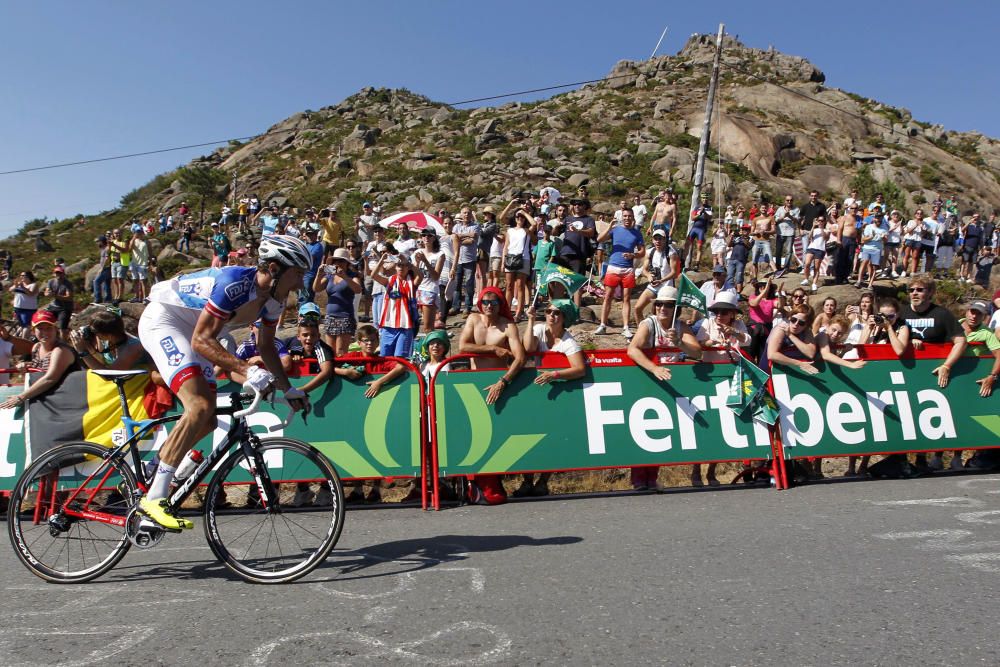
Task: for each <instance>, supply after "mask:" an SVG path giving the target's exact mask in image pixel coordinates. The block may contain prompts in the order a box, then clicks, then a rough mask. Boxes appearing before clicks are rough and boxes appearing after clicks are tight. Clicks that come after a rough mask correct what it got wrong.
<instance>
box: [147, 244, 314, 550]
mask: <svg viewBox="0 0 1000 667" xmlns="http://www.w3.org/2000/svg"><path fill="white" fill-rule="evenodd" d="M311 264H312V258H311V256H310V254H309V249H308V248H307V247H306V245H305V244H304V243H303V242H302V241H300V240H299V239H297V238H294V237H292V236H278V235H275V236H268V237H265V238H264V239H263V240H262V241H261V244H260V249H259V261H258V264H257V267H256V268H254V267H243V266H227V267H222V268H213V269H206V270H203V271H196V272H194V273H188V274H184V275H180V276H177V277H175V278H173V279H172V280H167V281H163V282H160V283H157V284H156V285H155V286H153V288H152V290H151V291H150V294H149V301H150V303H149V305H148V306H147V307H146V310H145V311H144V312H143V314H142V318H141V319H140V320H139V340H140V341H142V344H143V347H145V348H146V350H147V351H148V352H149V354H150V356H151V357H152V359H153V362H154V363H155V364H156V368H157V370H158V371H159V372H160V374H161V375H162V376H163V379H164V381H165V382H166V383H167V385H168V386H169V387H170V390H171V391H172V392H173V393H174V394H175V395H176V396H177V398H178V399H179V400H180V402H181V405H182V406H183V416H182V417H181V418H180V420H179V421H178V422H177V425H176V427H174V429H173V430H172V431H171V432H170V434H169V435H168V436H167V439H166V441H165V442H164V443H163V447H162V448H161V449H160V456H159V458H160V461H159V465H158V468H157V471H156V475H155V476H154V478H153V481H152V484H151V485H150V487H149V490H148V491H147V493H146V495H145V496H143V497H142V499H141V500H140V501H139V508H140V509H141V510H142V512H143V513H145V514H146V515H147V516H148V517H149V518H150V519H152V520H153V521H155V522H156V523H157V524H159V525H160V526H162V527H163V528H166V529H169V530H179V529H182V528H192V527H193V526H194V524H193V523H192V522H191V521H189V520H187V519H184V518H182V517H179V516H175V515H174V514H173V513H171V512H170V511H169V509H168V505H169V502H168V500H167V497H168V495H169V493H170V483H171V481H173V478H174V472H175V471H176V470H177V466H178V465H179V464H180V462H181V460H182V459H183V458H184V456H185V454H187V452H188V451H190V450H191V449H192V448H193V447H194V446H195V444H197V442H198V441H199V440H201V439H202V438H204V437H206V436H207V435H209V434H210V433H212V431H213V430H214V429H215V425H216V412H215V385H216V382H215V370H214V369H215V367H219V368H221V369H222V370H224V371H226V372H227V373H230V374H231V373H234V372H235V373H239V374H241V375H243V376H244V377H246V382H245V383H244V386H245V387H248V388H250V389H252V390H253V391H256V392H267V391H268V390H269V389H271V388H272V386H275V387H277V388H278V389H281V390H282V391H283V392H284V397H285V399H286V400H287V401H288V402H289V404H290V405H291V406H292V408H293V409H295V410H304V411H308V409H309V399H308V397H307V395H306V394H305V392H303V391H301V390H299V389H296V388H295V387H292V386H291V383H290V382H289V380H288V376H287V375H286V374H285V372H284V370H283V369H282V367H281V362H280V361H279V359H278V354H277V352H276V351H275V348H274V345H273V340H274V334H275V328H276V325H277V323H278V317H279V316H280V315H281V311H282V309H283V308H284V304H285V300H286V298H287V296H288V293H289V292H290V291H292V290H297V289H299V288H300V287H301V286H302V276H303V274H304V273H305V271H307V270H308V269H309V268H310V266H311ZM258 319H260V321H261V327H260V329H259V330H258V333H257V336H258V339H257V346H258V349H259V350H260V356H261V358H262V359H263V362H264V365H265V366H266V368H260V367H258V366H251V365H250V364H248V363H247V362H246V361H242V360H240V359H238V358H236V357H235V356H234V355H233V353H232V352H230V351H227V350H226V349H225V348H224V347H223V346H222V344H221V343H220V340H219V339H220V337H222V336H224V335H225V333H226V332H227V330H229V329H233V328H235V327H240V326H246V325H248V324H250V323H251V322H254V321H256V320H258Z"/></svg>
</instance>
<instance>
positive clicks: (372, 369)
mask: <svg viewBox="0 0 1000 667" xmlns="http://www.w3.org/2000/svg"><path fill="white" fill-rule="evenodd" d="M357 339H358V344H359V345H360V347H361V349H360V351H359V352H348V353H347V354H345V355H343V356H340V357H338V358H337V360H336V362H335V365H336V368H335V369H334V373H336V374H337V375H338V376H340V377H345V378H347V379H348V380H361V379H363V378H364V377H365V376H367V375H378V376H379V377H377V378H375V379H374V380H370V381H368V382H367V386H368V388H367V389H366V390H365V398H375V397H376V396H378V394H379V392H381V391H382V388H383V387H385V386H386V385H388V384H389V383H391V382H392V381H393V380H395V379H396V378H398V377H400V376H402V375H405V374H406V366H404V365H403V364H401V363H399V362H398V361H395V360H394V359H386V358H385V357H384V356H382V355H381V354H380V353H379V348H380V343H379V332H378V329H376V328H375V327H373V326H372V325H370V324H362V325H361V326H359V327H358V335H357ZM345 500H346V502H349V503H354V502H361V501H364V502H366V503H378V502H381V501H382V492H381V491H380V490H379V483H378V482H375V483H373V484H372V487H371V489H370V490H369V491H368V493H367V495H366V494H365V493H364V485H363V484H361V485H359V486H356V487H354V490H353V491H351V493H350V494H348V496H347V498H346V499H345Z"/></svg>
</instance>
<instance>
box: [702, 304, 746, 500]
mask: <svg viewBox="0 0 1000 667" xmlns="http://www.w3.org/2000/svg"><path fill="white" fill-rule="evenodd" d="M702 289H703V290H704V288H702ZM708 311H709V313H711V317H708V318H706V319H703V320H702V321H701V322H700V323H699V324H700V326H699V327H698V331H697V333H696V334H695V338H696V340H697V341H698V343H699V344H701V346H702V348H703V352H702V357H701V359H702V361H707V362H711V363H728V362H731V361H732V360H733V357H732V356H731V355H733V354H739V351H738V350H739V348H743V347H747V346H749V345H750V332H749V331H747V327H746V325H745V324H744V323H743V322H741V321H740V320H739V319H738V318H739V314H740V310H739V296H738V295H737V294H736V292H732V291H720V292H717V293H715V294H714V296H713V298H712V300H711V301H710V305H709V306H708ZM734 350H735V351H734ZM715 467H716V464H715V463H709V464H708V470H707V471H706V473H705V480H706V481H707V482H708V485H709V486H718V485H719V480H717V479H716V477H715ZM691 485H692V486H701V485H702V482H701V466H700V465H698V464H695V465H693V466H691Z"/></svg>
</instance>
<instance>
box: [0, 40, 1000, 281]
mask: <svg viewBox="0 0 1000 667" xmlns="http://www.w3.org/2000/svg"><path fill="white" fill-rule="evenodd" d="M713 52H714V37H713V36H709V35H694V36H692V37H691V38H690V39H689V40H688V42H687V44H686V45H685V46H684V48H683V49H682V50H681V51H680V52H679V53H678V54H676V55H674V56H661V57H656V58H653V59H651V60H647V61H642V62H633V61H622V62H619V63H618V64H617V65H615V67H614V68H613V69H612V70H611V72H610V73H609V74H608V76H607V77H606V78H605V79H604V80H602V81H601V82H599V83H595V84H589V85H586V86H584V87H582V88H580V89H578V90H574V91H572V92H568V93H565V94H560V95H556V96H554V97H551V98H549V99H546V100H542V101H539V102H533V103H517V102H515V103H509V104H503V105H501V106H496V107H481V108H477V109H473V110H459V109H455V108H451V107H449V106H446V105H444V104H441V103H437V102H434V101H432V100H429V99H427V98H426V97H422V96H420V95H417V94H414V93H412V92H410V91H408V90H402V89H401V90H386V89H378V90H377V89H373V88H365V89H363V90H361V91H360V92H358V93H357V94H355V95H352V96H351V97H349V98H347V99H345V100H344V101H342V102H340V103H339V104H336V105H334V106H329V107H324V108H322V109H319V110H317V111H303V112H301V113H297V114H295V115H293V116H291V117H290V118H287V119H285V120H284V121H282V122H280V123H278V124H276V125H274V126H273V127H271V128H269V129H268V130H267V131H266V132H265V133H263V134H262V135H261V136H259V137H258V138H256V139H255V140H253V141H251V142H248V143H246V144H235V143H234V144H232V145H229V146H226V147H223V148H220V149H218V150H216V151H215V152H213V153H211V154H210V155H207V156H204V157H202V158H199V159H197V160H195V161H193V163H192V164H193V165H198V164H201V165H211V166H213V167H217V168H219V169H221V170H223V171H225V172H226V173H227V174H229V175H231V174H232V173H233V172H235V173H236V175H237V178H238V191H239V193H240V194H243V193H256V194H258V195H259V196H260V197H261V198H262V199H264V200H265V201H274V202H276V203H278V204H286V203H287V204H289V205H292V206H303V205H307V204H311V205H317V206H325V205H327V204H330V203H337V204H340V205H341V206H342V210H346V211H347V212H348V215H347V216H343V219H345V221H349V220H350V219H351V215H352V214H353V212H354V211H356V210H357V209H358V204H359V203H360V201H361V200H362V199H375V200H377V201H380V202H381V203H382V204H383V206H384V207H385V209H386V210H387V211H393V210H399V209H416V208H424V209H430V208H436V207H438V206H439V205H445V206H455V205H457V204H459V203H463V202H467V201H471V202H474V203H478V202H485V201H501V200H503V199H504V198H505V197H508V196H509V195H511V194H512V193H513V192H515V191H518V190H521V189H524V188H528V187H530V188H537V187H539V186H541V185H545V184H549V185H554V186H555V187H557V188H559V189H561V190H563V191H567V190H573V189H575V188H576V186H578V185H580V184H582V183H588V184H589V188H590V192H591V198H592V199H594V200H595V203H596V207H595V208H597V210H601V209H607V210H610V209H611V208H613V207H614V204H615V203H616V202H617V200H618V198H619V197H620V196H621V195H623V194H625V193H626V192H641V193H650V192H655V190H657V189H659V188H660V187H663V185H664V184H666V183H668V182H669V183H672V184H673V185H674V186H675V188H677V189H678V190H679V191H680V192H682V193H683V192H685V191H687V190H689V188H690V182H691V176H692V172H693V165H694V158H695V153H696V150H697V143H698V138H699V136H700V133H701V127H702V118H703V114H704V106H705V96H706V90H707V84H708V80H709V75H710V70H711V60H712V56H713ZM717 111H718V114H717V117H716V118H715V119H714V122H713V129H712V133H713V134H712V142H711V144H712V151H711V153H710V158H711V160H710V162H709V165H708V168H707V173H706V179H707V182H708V183H709V184H710V187H712V188H713V189H714V191H715V192H716V193H717V195H718V196H719V197H720V199H722V200H734V199H740V200H742V201H744V202H749V201H751V200H752V199H754V198H756V197H759V196H762V195H763V196H769V197H775V196H777V195H780V194H782V193H785V192H791V193H793V194H796V195H798V196H804V195H805V193H806V192H807V191H808V190H809V189H812V188H815V189H817V190H819V191H820V192H821V193H822V195H823V197H824V198H826V199H827V200H828V201H829V199H830V198H833V197H842V196H843V195H844V194H845V191H846V189H847V187H848V185H849V183H850V182H851V180H852V179H853V178H855V177H856V176H857V174H858V173H859V171H861V170H863V172H862V173H864V174H865V176H866V178H868V177H870V178H869V181H870V182H871V180H872V179H873V180H874V182H877V183H879V184H887V185H889V184H892V185H894V186H895V188H896V190H895V191H894V192H895V199H897V201H892V200H890V203H891V204H893V205H895V206H902V207H905V208H907V209H909V208H911V207H912V206H913V205H915V204H919V203H922V202H924V201H929V200H931V199H933V198H934V196H935V194H936V193H938V192H946V193H953V192H954V193H958V195H959V199H960V201H961V203H962V205H963V208H964V209H967V208H972V207H976V208H979V209H980V210H984V211H985V212H992V210H993V207H994V205H996V204H997V203H998V202H1000V182H998V176H1000V144H998V142H997V141H996V140H994V139H991V138H989V137H985V136H983V135H981V134H978V133H974V132H964V133H959V132H952V131H948V130H946V129H945V128H943V127H941V126H939V125H930V124H927V123H922V122H920V121H918V120H916V119H914V118H913V117H912V115H911V114H910V112H909V111H907V110H906V109H901V108H896V107H891V106H888V105H886V104H883V103H880V102H877V101H875V100H869V99H866V98H862V97H860V96H858V95H854V94H852V93H849V92H846V91H843V90H840V89H837V88H830V87H828V86H826V85H825V76H824V74H823V73H822V72H821V71H820V70H819V69H818V68H817V67H816V66H814V65H813V64H811V63H809V62H808V61H806V60H804V59H802V58H799V57H795V56H789V55H785V54H782V53H779V52H777V51H773V50H767V51H764V50H759V49H751V48H748V47H746V46H744V45H742V44H740V43H739V42H737V41H735V40H734V39H732V38H727V39H726V43H725V50H724V53H723V68H722V78H721V85H720V88H719V97H718V101H717ZM176 177H177V173H176V172H170V173H166V174H163V175H161V176H159V177H157V178H156V179H154V180H153V181H151V182H150V183H147V184H146V185H143V186H141V187H138V188H137V189H136V190H134V191H132V192H130V193H128V194H127V195H125V196H124V197H123V199H122V206H121V207H120V208H119V209H117V210H114V211H109V212H104V213H102V214H100V215H98V216H94V217H92V218H90V219H89V220H88V222H87V223H86V224H84V225H82V226H80V227H78V226H76V225H70V224H69V222H70V221H64V222H63V223H59V224H58V226H56V228H55V230H54V234H51V235H50V237H49V240H50V242H53V245H54V246H55V248H54V250H53V253H57V252H58V253H62V254H64V255H66V259H67V260H68V261H70V262H72V261H74V260H75V259H78V258H79V257H77V256H74V254H73V253H74V252H76V247H77V244H76V243H74V242H73V241H74V240H75V237H76V236H78V235H86V236H87V243H88V245H85V246H83V248H84V250H85V252H86V253H92V245H89V243H90V241H91V240H92V238H93V236H94V235H95V234H96V233H99V232H100V231H101V230H103V229H107V228H108V227H110V226H112V225H116V224H121V223H123V222H125V221H126V220H128V219H129V218H131V217H132V216H145V215H150V214H153V213H155V212H158V211H160V210H162V209H164V208H170V207H174V206H176V205H177V204H179V202H180V201H181V200H184V199H187V200H189V201H190V200H191V199H194V198H195V197H194V196H193V195H192V194H191V193H189V192H184V191H183V187H182V186H181V182H180V181H179V180H177V178H176ZM228 188H229V186H228V185H227V186H224V187H223V188H221V189H220V191H219V193H218V200H217V201H216V202H211V208H212V209H213V210H214V209H215V208H216V206H217V204H218V203H220V202H221V201H222V199H223V197H226V198H228V197H229V196H230V194H231V193H229V192H228ZM53 236H55V239H53ZM60 239H61V240H60ZM26 241H28V239H26V238H24V237H23V236H19V237H15V238H14V239H9V240H8V241H7V242H5V243H3V244H0V246H3V247H10V248H12V249H13V250H14V251H15V255H19V256H24V255H25V251H26V248H25V246H24V245H23V244H24V243H25V242H26ZM18 245H20V247H16V246H18ZM46 255H47V253H45V252H41V253H40V254H39V255H38V257H41V258H44V257H46Z"/></svg>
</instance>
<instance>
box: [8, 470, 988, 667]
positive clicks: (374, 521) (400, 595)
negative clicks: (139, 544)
mask: <svg viewBox="0 0 1000 667" xmlns="http://www.w3.org/2000/svg"><path fill="white" fill-rule="evenodd" d="M197 523H198V524H199V525H198V526H196V529H195V530H194V531H190V532H188V533H186V534H184V535H182V536H168V538H167V539H165V540H164V542H163V543H162V544H161V545H160V546H159V547H158V548H156V549H155V550H152V551H146V552H140V551H137V550H133V551H131V552H130V553H129V554H128V556H126V558H125V560H124V561H122V563H121V564H119V566H118V568H116V569H115V570H114V571H113V572H111V573H110V574H108V575H105V577H104V578H102V579H100V580H98V581H97V582H94V583H91V584H85V585H79V586H55V585H48V584H45V583H44V582H42V581H41V580H39V579H36V578H34V577H33V576H32V575H31V574H29V573H28V571H27V570H25V569H24V568H23V567H22V566H21V565H20V564H19V563H18V562H17V561H16V558H15V556H14V554H13V552H12V550H11V549H10V547H9V546H8V547H4V548H3V549H0V554H2V555H0V559H2V560H0V564H2V567H3V571H4V572H5V573H6V576H5V577H4V583H3V597H4V600H5V603H4V605H3V610H4V611H3V618H4V620H5V622H4V623H3V629H2V630H0V656H3V657H2V658H0V660H2V662H3V664H5V665H21V664H49V665H52V664H73V665H86V664H94V663H98V662H103V661H108V660H112V661H113V662H114V663H115V664H129V665H132V664H135V665H139V664H142V665H149V664H162V665H214V664H224V665H259V664H270V665H278V664H286V665H306V664H362V665H367V664H374V663H376V662H378V663H389V664H397V663H399V664H403V663H405V664H410V663H413V664H421V665H439V664H441V665H446V664H454V665H478V664H540V663H549V664H553V663H554V664H569V663H573V664H623V663H628V662H634V661H644V662H646V661H652V662H655V663H661V664H671V665H687V664H698V665H701V664H712V665H756V664H761V665H773V664H781V665H785V664H788V665H839V664H852V665H853V664H880V665H894V664H906V665H913V664H935V665H940V664H946V665H980V664H987V665H996V664H1000V647H998V641H1000V640H998V639H997V634H998V633H997V627H998V625H1000V604H998V603H997V595H998V592H1000V477H998V476H969V475H964V476H942V477H938V478H932V479H920V480H909V481H898V482H856V483H839V484H819V485H813V486H809V487H803V488H798V489H793V490H791V491H786V492H777V491H772V490H769V489H725V490H721V491H692V492H676V493H670V494H663V495H627V494H626V495H619V496H608V497H588V498H577V499H560V500H546V501H535V502H518V503H510V504H508V505H506V506H502V507H493V508H487V507H464V508H459V509H450V510H446V511H441V512H438V513H432V512H427V513H424V512H421V511H420V510H417V509H387V510H363V511H351V512H349V513H348V516H347V524H346V528H345V531H344V536H343V538H342V539H341V543H340V544H339V545H338V549H337V551H336V552H335V554H334V555H333V556H332V557H331V558H330V559H329V560H328V561H327V563H326V564H325V565H324V566H323V567H321V568H320V569H319V570H317V571H316V572H314V573H313V574H312V575H310V576H309V577H307V578H306V579H305V580H304V581H301V582H299V583H296V584H292V585H287V586H253V585H249V584H244V583H242V582H241V581H238V580H234V579H232V578H231V577H230V576H229V575H228V574H227V571H226V570H224V569H223V568H222V566H221V565H219V564H218V563H217V562H215V561H214V559H213V557H212V554H211V552H210V551H209V550H208V548H207V547H206V546H205V543H204V537H203V534H202V532H201V526H200V523H201V520H200V519H198V520H197Z"/></svg>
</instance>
